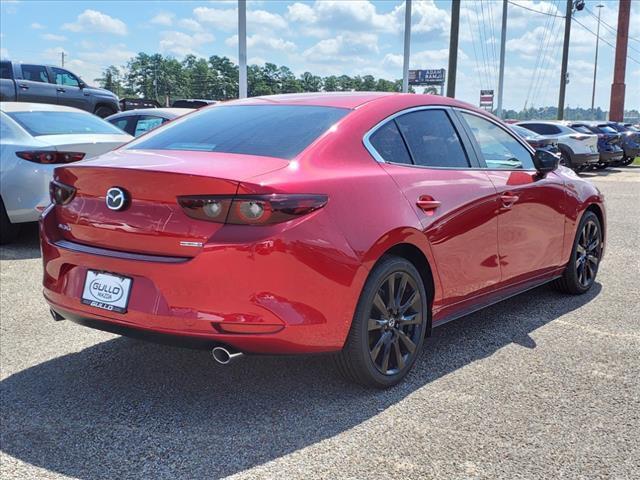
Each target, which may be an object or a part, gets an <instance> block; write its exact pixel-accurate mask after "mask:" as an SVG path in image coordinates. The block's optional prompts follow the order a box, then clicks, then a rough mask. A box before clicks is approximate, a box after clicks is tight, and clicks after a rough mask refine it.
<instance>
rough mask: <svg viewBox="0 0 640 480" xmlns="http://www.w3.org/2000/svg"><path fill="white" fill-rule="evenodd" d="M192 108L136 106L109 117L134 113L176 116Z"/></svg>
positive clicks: (192, 109)
mask: <svg viewBox="0 0 640 480" xmlns="http://www.w3.org/2000/svg"><path fill="white" fill-rule="evenodd" d="M194 110H195V109H194V108H136V109H133V110H125V111H124V112H118V113H114V114H113V115H110V116H109V117H108V118H109V119H114V118H122V117H132V116H134V115H155V116H156V117H163V118H168V119H171V118H176V117H179V116H181V115H186V114H187V113H189V112H193V111H194Z"/></svg>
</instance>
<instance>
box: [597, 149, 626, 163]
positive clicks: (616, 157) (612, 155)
mask: <svg viewBox="0 0 640 480" xmlns="http://www.w3.org/2000/svg"><path fill="white" fill-rule="evenodd" d="M623 156H624V152H623V151H622V150H619V151H615V152H607V151H602V152H600V161H601V162H602V163H613V162H619V161H620V160H622V157H623Z"/></svg>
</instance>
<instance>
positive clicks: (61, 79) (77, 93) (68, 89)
mask: <svg viewBox="0 0 640 480" xmlns="http://www.w3.org/2000/svg"><path fill="white" fill-rule="evenodd" d="M51 75H52V77H53V81H54V83H55V84H56V86H57V88H56V92H57V94H58V104H59V105H66V106H68V107H75V108H79V109H80V110H86V111H91V105H90V103H91V102H90V98H89V96H88V95H85V94H84V89H83V88H80V79H79V78H78V77H76V76H75V75H74V74H73V73H71V72H69V71H68V70H64V69H62V68H57V67H51Z"/></svg>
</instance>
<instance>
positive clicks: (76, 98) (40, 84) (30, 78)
mask: <svg viewBox="0 0 640 480" xmlns="http://www.w3.org/2000/svg"><path fill="white" fill-rule="evenodd" d="M0 101H3V102H31V103H50V104H54V105H65V106H67V107H74V108H79V109H80V110H85V111H87V112H90V113H95V114H96V115H98V116H99V117H102V118H104V117H108V116H109V115H113V114H114V113H116V112H118V111H119V110H120V106H119V103H118V97H117V96H116V95H115V94H113V93H112V92H110V91H109V90H105V89H102V88H97V87H91V86H89V85H87V84H86V83H85V82H84V81H82V79H81V78H80V77H78V76H77V75H75V74H73V73H71V72H70V71H69V70H65V69H64V68H60V67H55V66H50V65H40V64H31V63H16V62H11V61H8V60H2V61H1V62H0Z"/></svg>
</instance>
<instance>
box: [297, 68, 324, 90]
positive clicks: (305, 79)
mask: <svg viewBox="0 0 640 480" xmlns="http://www.w3.org/2000/svg"><path fill="white" fill-rule="evenodd" d="M300 87H301V88H302V91H303V92H319V91H320V90H322V77H319V76H317V75H314V74H312V73H311V72H304V73H303V74H302V75H300Z"/></svg>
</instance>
